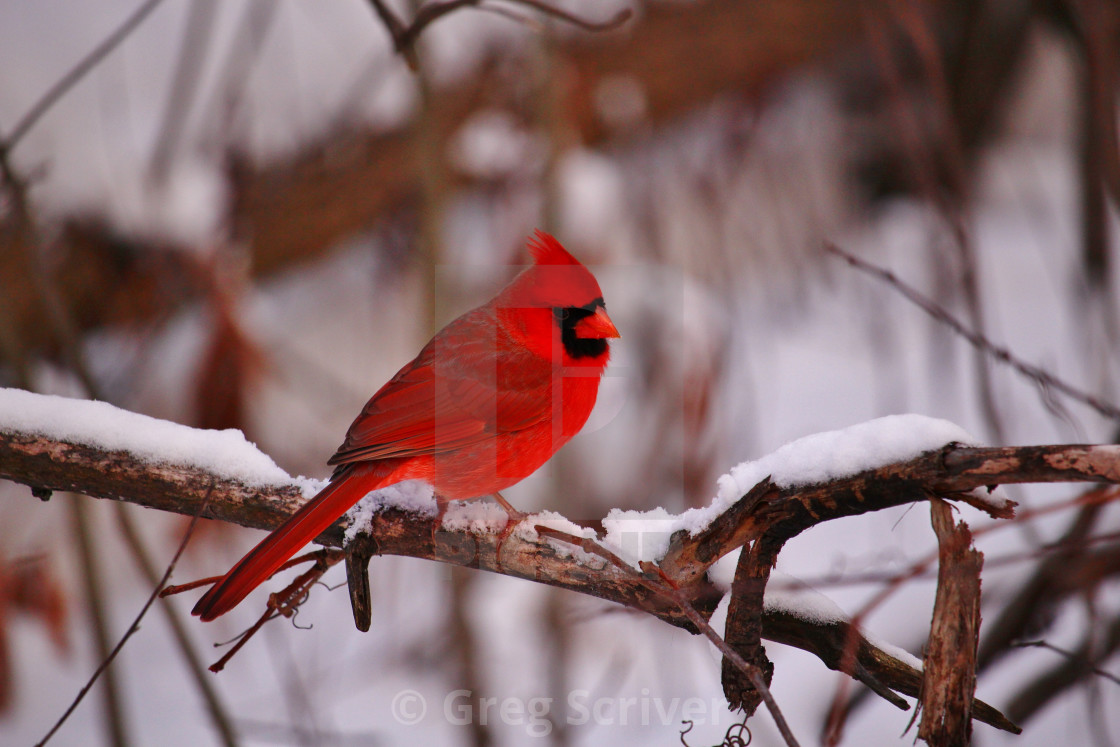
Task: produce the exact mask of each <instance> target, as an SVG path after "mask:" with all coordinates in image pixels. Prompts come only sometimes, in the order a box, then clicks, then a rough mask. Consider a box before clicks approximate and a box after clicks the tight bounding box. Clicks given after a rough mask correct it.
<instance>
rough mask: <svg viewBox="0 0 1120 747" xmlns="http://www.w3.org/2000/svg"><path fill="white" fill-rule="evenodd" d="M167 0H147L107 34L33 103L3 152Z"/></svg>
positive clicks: (2, 144) (1, 147)
mask: <svg viewBox="0 0 1120 747" xmlns="http://www.w3.org/2000/svg"><path fill="white" fill-rule="evenodd" d="M162 2H163V0H146V2H145V3H143V4H142V5H141V6H140V7H139V8H137V9H136V10H135V11H133V13H132V15H130V16H129V17H128V18H126V19H125V20H124V22H123V23H121V25H120V26H118V27H117V28H116V29H115V30H114V31H113V33H111V34H109V36H107V37H105V39H104V40H103V41H102V42H101V43H100V44H98V45H97V46H96V47H94V48H93V49H92V50H90V52H89V53H88V54H87V55H86V56H85V57H83V58H82V59H80V60H79V61H78V62H77V64H75V65H74V67H72V68H70V70H69V71H67V73H66V74H65V75H63V76H62V77H61V78H60V79H59V80H58V82H57V83H55V84H54V85H53V86H51V87H50V88H49V89H48V90H47V92H46V93H44V94H43V95H42V96H41V97H39V100H38V101H36V102H35V103H34V104H32V105H31V108H30V109H28V110H27V113H26V114H24V115H23V116H22V117H21V118H20V119H19V121H18V122H17V123H16V126H15V127H13V128H12V131H11V132H10V133H9V134H8V136H7V138H4V139H3V141H2V142H0V151H3V152H4V153H5V154H7V153H10V152H11V151H12V149H13V148H15V147H16V145H17V144H18V143H19V141H20V140H22V139H23V136H24V135H26V134H27V133H28V131H29V130H30V129H31V128H32V127H34V126H35V123H36V122H38V121H39V119H40V118H42V116H43V115H44V114H46V113H47V112H48V111H49V110H50V108H51V107H52V106H54V105H55V104H56V103H58V101H59V99H61V98H62V97H63V96H65V95H66V93H67V92H68V91H69V90H70V89H71V88H73V87H74V86H75V85H77V83H78V82H79V81H80V80H81V79H82V78H84V77H85V76H86V75H87V74H89V72H90V71H91V70H93V68H95V67H96V66H97V64H98V63H99V62H101V61H102V60H103V59H105V57H107V56H108V55H109V53H110V52H112V51H113V50H114V49H116V48H117V46H119V45H120V43H121V42H123V41H124V40H125V39H127V38H128V35H129V34H131V33H132V32H133V31H134V30H135V29H136V27H137V26H139V25H140V24H141V23H143V22H144V19H146V18H147V17H148V16H149V15H151V13H152V11H153V10H155V9H156V8H157V7H159V5H160V4H161V3H162Z"/></svg>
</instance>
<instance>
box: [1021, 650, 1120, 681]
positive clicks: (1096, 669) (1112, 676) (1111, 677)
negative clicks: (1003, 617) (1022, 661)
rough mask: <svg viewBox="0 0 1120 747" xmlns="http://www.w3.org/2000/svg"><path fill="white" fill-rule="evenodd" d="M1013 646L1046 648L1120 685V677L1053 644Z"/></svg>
mask: <svg viewBox="0 0 1120 747" xmlns="http://www.w3.org/2000/svg"><path fill="white" fill-rule="evenodd" d="M1011 645H1012V646H1014V647H1015V648H1044V649H1046V650H1047V651H1053V652H1054V653H1056V654H1060V655H1062V656H1064V657H1066V658H1067V659H1069V660H1071V661H1076V662H1078V663H1080V664H1082V665H1084V666H1085V668H1086V669H1087V670H1088V671H1090V672H1092V673H1093V674H1095V675H1097V676H1099V677H1104V678H1105V679H1106V680H1110V681H1112V682H1115V683H1116V684H1117V685H1120V677H1117V676H1116V675H1115V674H1113V673H1112V672H1109V671H1107V670H1104V669H1101V668H1100V667H1095V666H1093V665H1092V664H1090V663H1089V662H1087V661H1085V660H1084V657H1082V656H1081V655H1080V654H1078V653H1076V652H1074V651H1067V650H1066V649H1064V648H1059V647H1057V646H1055V645H1053V644H1050V643H1047V642H1046V641H1041V640H1040V641H1017V642H1015V643H1012V644H1011Z"/></svg>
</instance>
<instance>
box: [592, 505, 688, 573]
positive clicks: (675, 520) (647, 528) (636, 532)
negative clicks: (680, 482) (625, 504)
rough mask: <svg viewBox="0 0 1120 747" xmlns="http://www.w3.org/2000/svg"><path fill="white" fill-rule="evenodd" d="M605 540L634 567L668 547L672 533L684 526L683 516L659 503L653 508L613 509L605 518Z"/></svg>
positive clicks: (660, 553) (651, 558)
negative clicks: (682, 522) (645, 509)
mask: <svg viewBox="0 0 1120 747" xmlns="http://www.w3.org/2000/svg"><path fill="white" fill-rule="evenodd" d="M603 529H605V530H606V535H605V536H604V538H603V542H604V543H605V544H606V545H608V546H609V547H610V548H611V549H612V550H614V551H615V553H616V554H617V555H618V556H619V557H621V558H622V559H623V560H625V561H626V562H627V563H630V564H631V565H633V566H634V567H635V568H636V567H638V562H639V561H642V560H656V559H657V558H660V557H662V556H663V555H664V554H665V551H666V550H668V549H669V540H670V539H671V538H672V536H673V532H676V531H678V530H679V529H681V516H679V515H677V514H671V513H669V512H668V511H666V510H665V509H664V508H662V507H660V506H658V507H657V508H655V509H652V510H650V511H623V510H622V509H618V508H612V509H611V510H610V512H609V513H608V514H607V516H606V518H605V519H603Z"/></svg>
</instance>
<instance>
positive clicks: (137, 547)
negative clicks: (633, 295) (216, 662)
mask: <svg viewBox="0 0 1120 747" xmlns="http://www.w3.org/2000/svg"><path fill="white" fill-rule="evenodd" d="M115 508H116V509H117V522H118V523H119V524H120V528H121V534H123V535H124V538H125V542H127V543H128V546H129V548H130V549H131V550H132V556H133V558H135V560H136V563H137V565H139V566H140V570H141V572H142V573H143V574H144V578H146V579H147V580H148V582H149V583H151V584H157V588H159V585H162V584H161V583H160V581H159V577H158V576H157V575H156V566H155V564H154V563H153V562H152V558H151V555H150V554H149V552H148V548H147V546H145V544H144V540H143V538H141V536H140V532H139V531H138V530H137V528H136V524H135V522H133V520H132V516H131V515H129V513H128V507H127V506H126V505H125V504H123V503H118V504H116V505H115ZM165 596H166V595H165V594H163V593H162V592H160V594H159V597H160V599H164V598H165ZM160 606H161V607H162V608H163V612H164V614H165V615H166V616H167V624H168V626H169V627H170V628H171V634H172V635H173V636H174V638H175V642H176V644H177V645H178V646H179V651H180V653H182V655H183V660H184V663H185V664H186V667H187V670H188V671H189V672H190V673H191V676H192V677H193V678H194V682H195V686H196V687H198V691H199V693H201V695H202V699H203V700H204V701H206V710H207V711H209V712H210V719H211V721H212V722H213V725H214V729H215V730H216V731H217V732H218V738H219V739H220V741H221V743H222V744H224V745H226V746H227V747H234V745H236V744H237V733H236V731H235V730H234V728H233V723H232V722H231V721H230V718H229V714H228V713H227V712H226V707H225V704H223V703H222V699H221V697H219V695H218V692H217V690H216V689H215V688H214V686H213V685H211V683H210V678H209V677H208V676H207V674H206V665H205V664H203V663H202V657H200V656H199V654H198V651H197V650H196V649H195V646H194V643H193V642H192V641H191V637H190V635H189V634H188V633H187V628H186V626H185V625H184V624H183V616H182V614H181V613H180V611H179V610H178V609H177V608H176V607H174V606H172V604H171V603H170V602H168V601H164V603H163V604H162V605H160Z"/></svg>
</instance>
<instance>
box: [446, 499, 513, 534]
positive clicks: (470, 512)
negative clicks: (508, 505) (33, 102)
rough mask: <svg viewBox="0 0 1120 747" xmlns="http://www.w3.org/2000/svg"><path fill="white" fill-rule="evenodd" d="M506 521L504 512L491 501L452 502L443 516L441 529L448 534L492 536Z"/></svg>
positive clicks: (506, 516)
mask: <svg viewBox="0 0 1120 747" xmlns="http://www.w3.org/2000/svg"><path fill="white" fill-rule="evenodd" d="M508 521H509V515H508V514H506V510H505V509H504V508H502V507H501V506H500V505H498V504H497V503H493V502H491V501H452V502H451V503H449V504H447V511H446V512H445V513H444V514H443V528H444V529H445V530H447V531H449V532H469V533H470V534H493V533H495V532H500V531H502V529H504V528H505V526H506V523H507V522H508Z"/></svg>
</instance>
